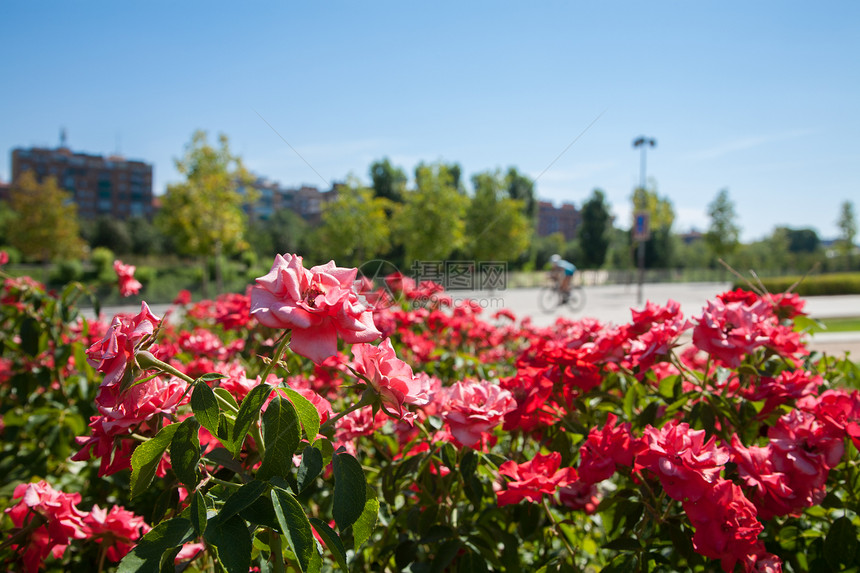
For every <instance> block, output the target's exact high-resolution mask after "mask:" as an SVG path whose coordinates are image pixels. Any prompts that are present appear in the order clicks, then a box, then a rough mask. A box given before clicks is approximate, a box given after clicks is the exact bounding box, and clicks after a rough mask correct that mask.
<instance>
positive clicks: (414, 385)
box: [352, 338, 430, 418]
mask: <svg viewBox="0 0 860 573" xmlns="http://www.w3.org/2000/svg"><path fill="white" fill-rule="evenodd" d="M352 354H353V356H354V357H355V360H354V361H353V364H352V366H353V368H355V370H356V372H358V373H359V374H361V375H362V376H364V377H366V378H367V379H368V381H369V382H370V386H371V387H372V388H373V389H374V390H375V391H376V393H377V394H378V395H379V398H380V400H381V401H382V407H383V408H391V409H392V410H394V411H396V412H397V415H398V417H400V418H403V417H404V413H403V405H404V404H414V405H416V406H423V405H424V404H427V402H429V399H430V398H429V391H430V388H429V384H428V383H426V382H424V379H423V378H422V379H420V380H419V379H416V378H415V376H414V375H413V374H412V367H411V366H409V365H408V364H406V363H405V362H403V361H402V360H400V359H399V358H397V355H396V354H395V353H394V348H393V347H392V346H391V339H390V338H386V339H385V340H383V341H382V342H381V343H380V344H379V346H373V345H372V344H356V345H355V346H353V347H352Z"/></svg>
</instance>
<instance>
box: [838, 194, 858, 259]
mask: <svg viewBox="0 0 860 573" xmlns="http://www.w3.org/2000/svg"><path fill="white" fill-rule="evenodd" d="M836 226H837V227H839V239H838V241H837V248H838V249H839V253H840V254H841V255H842V256H844V257H845V258H846V260H847V261H848V263H849V264H850V263H851V259H852V258H853V255H854V239H855V238H856V237H857V218H856V217H855V216H854V203H852V202H851V201H844V202H843V203H842V206H841V207H840V208H839V219H838V220H837V221H836Z"/></svg>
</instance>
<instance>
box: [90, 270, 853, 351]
mask: <svg viewBox="0 0 860 573" xmlns="http://www.w3.org/2000/svg"><path fill="white" fill-rule="evenodd" d="M729 288H730V285H729V284H728V283H655V284H646V285H645V286H644V289H643V295H644V299H645V300H651V301H653V302H655V303H657V304H665V303H666V302H667V301H669V300H675V301H677V302H678V303H680V305H681V310H682V312H683V313H684V315H685V316H688V317H694V316H696V315H698V314H699V313H700V312H701V311H702V308H703V307H704V306H705V303H706V302H707V301H708V300H709V299H713V298H714V297H715V296H716V295H718V294H719V293H721V292H725V291H726V290H728V289H729ZM538 292H539V289H537V288H517V289H507V290H500V291H493V292H487V291H454V292H452V293H450V294H452V295H453V296H454V299H455V301H460V300H462V299H464V298H471V299H473V300H475V301H477V302H478V303H479V304H480V305H481V306H483V307H484V308H486V309H487V312H488V313H492V312H494V311H496V310H501V309H503V308H507V309H510V310H512V311H513V312H514V313H515V314H516V315H517V316H518V317H523V316H530V317H532V320H533V322H534V323H535V324H537V325H539V326H548V325H550V324H552V323H553V322H554V321H555V320H556V318H558V317H559V316H565V317H568V318H584V317H592V318H596V319H598V320H600V321H601V322H604V323H613V324H623V323H625V322H629V321H630V318H631V315H630V309H631V308H642V306H644V305H640V304H638V303H637V288H636V286H635V285H608V286H592V287H585V296H586V303H585V308H584V309H583V310H582V311H581V312H578V313H572V312H570V311H569V310H568V309H567V308H563V309H560V310H559V311H557V312H555V313H544V312H542V311H541V310H540V308H539V307H538V302H537V301H538ZM168 308H170V305H153V306H152V310H153V312H155V313H156V314H157V315H159V316H160V315H162V314H163V313H164V312H165V311H166V310H167V309H168ZM138 310H139V307H119V308H117V307H113V308H105V309H103V313H104V316H107V317H110V316H113V314H114V313H116V312H137V311H138ZM806 311H807V313H808V314H809V315H810V316H811V317H812V318H834V317H840V316H860V295H857V296H854V295H852V296H819V297H807V298H806ZM810 347H811V348H812V349H814V350H819V351H822V352H828V353H830V354H840V355H841V354H842V353H843V352H845V351H849V352H851V353H852V357H854V358H855V359H856V358H857V357H860V332H846V333H841V332H837V333H821V334H816V335H815V336H814V337H813V339H812V342H811V343H810Z"/></svg>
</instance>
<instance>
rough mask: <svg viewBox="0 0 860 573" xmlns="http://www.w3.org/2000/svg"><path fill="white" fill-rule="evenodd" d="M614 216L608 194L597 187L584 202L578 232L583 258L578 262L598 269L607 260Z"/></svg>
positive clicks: (585, 266) (584, 266)
mask: <svg viewBox="0 0 860 573" xmlns="http://www.w3.org/2000/svg"><path fill="white" fill-rule="evenodd" d="M611 225H612V216H611V215H610V213H609V205H608V204H607V203H606V196H605V195H604V193H603V191H602V190H600V189H595V190H594V191H593V192H592V194H591V198H590V199H588V201H586V202H585V203H583V204H582V223H581V224H580V225H579V230H578V231H577V234H578V236H579V245H580V248H581V249H582V258H581V259H580V260H579V261H578V264H579V265H580V266H582V267H583V268H586V269H597V268H600V267H602V266H603V263H604V262H605V261H606V252H607V251H608V250H609V232H610V229H611Z"/></svg>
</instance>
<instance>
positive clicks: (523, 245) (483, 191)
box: [465, 171, 531, 262]
mask: <svg viewBox="0 0 860 573" xmlns="http://www.w3.org/2000/svg"><path fill="white" fill-rule="evenodd" d="M472 185H473V186H474V188H475V196H474V197H473V198H472V199H471V201H470V202H469V205H468V207H467V208H466V229H465V233H466V252H468V253H469V255H470V256H471V257H472V258H473V259H474V260H476V261H507V262H511V261H514V260H516V259H517V258H518V257H519V256H520V255H521V254H522V253H524V252H525V251H526V249H528V247H529V239H530V235H531V225H530V223H529V220H528V219H527V218H526V216H525V214H524V213H523V206H522V202H521V201H517V200H514V199H511V198H509V197H506V184H505V179H504V178H503V177H502V175H501V173H500V172H498V171H495V172H492V171H485V172H483V173H478V174H476V175H473V176H472Z"/></svg>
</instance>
